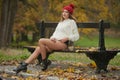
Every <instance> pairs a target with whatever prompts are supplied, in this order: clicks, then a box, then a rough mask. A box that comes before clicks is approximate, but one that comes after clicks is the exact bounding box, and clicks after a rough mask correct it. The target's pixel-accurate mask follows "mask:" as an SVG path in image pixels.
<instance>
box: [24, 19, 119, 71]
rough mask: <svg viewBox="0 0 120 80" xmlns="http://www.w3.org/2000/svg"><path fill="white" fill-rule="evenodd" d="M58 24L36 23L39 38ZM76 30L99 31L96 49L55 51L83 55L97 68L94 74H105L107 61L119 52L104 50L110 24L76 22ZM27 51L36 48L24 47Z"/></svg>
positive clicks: (102, 22)
mask: <svg viewBox="0 0 120 80" xmlns="http://www.w3.org/2000/svg"><path fill="white" fill-rule="evenodd" d="M57 24H58V23H55V22H44V21H42V22H40V23H37V26H38V27H39V28H40V37H41V38H44V37H45V29H46V28H55V27H56V26H57ZM77 25H78V28H97V29H98V30H99V44H98V49H94V50H89V49H84V48H83V49H79V48H75V49H74V51H70V50H65V51H57V52H75V53H85V54H86V55H87V56H88V57H89V58H90V59H91V60H93V61H95V63H96V65H97V68H96V73H100V72H101V71H105V72H107V71H108V70H107V65H108V64H109V61H110V60H111V59H112V58H114V56H115V55H116V54H117V53H118V52H120V50H108V49H106V48H105V41H104V40H105V38H104V30H105V29H106V28H110V23H105V22H104V21H103V20H100V22H98V23H97V22H87V23H86V22H85V23H81V22H80V23H79V22H77ZM24 48H27V49H28V51H30V52H31V53H32V52H33V51H34V50H35V48H36V46H25V47H24Z"/></svg>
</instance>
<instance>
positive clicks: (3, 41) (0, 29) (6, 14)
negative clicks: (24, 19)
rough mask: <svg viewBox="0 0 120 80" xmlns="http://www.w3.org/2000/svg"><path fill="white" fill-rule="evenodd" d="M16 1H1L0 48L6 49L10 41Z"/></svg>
mask: <svg viewBox="0 0 120 80" xmlns="http://www.w3.org/2000/svg"><path fill="white" fill-rule="evenodd" d="M17 3H18V0H2V9H1V23H0V48H2V47H7V46H8V45H9V44H10V42H11V39H12V29H13V23H14V17H15V14H16V11H17Z"/></svg>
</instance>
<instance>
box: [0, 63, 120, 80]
mask: <svg viewBox="0 0 120 80" xmlns="http://www.w3.org/2000/svg"><path fill="white" fill-rule="evenodd" d="M15 67H16V66H15V65H1V66H0V77H1V78H3V80H9V79H10V80H16V79H17V80H25V79H26V80H39V79H40V80H120V67H115V66H114V67H113V66H109V67H108V69H109V72H108V73H101V74H96V73H95V68H91V66H90V65H89V66H88V65H87V64H82V63H72V62H58V61H52V64H51V65H50V66H49V67H48V69H47V70H46V71H44V72H43V71H41V70H40V66H35V64H31V65H29V66H28V70H27V72H20V73H19V74H17V75H16V74H15V72H13V71H12V70H13V69H14V68H15ZM28 78H30V79H28Z"/></svg>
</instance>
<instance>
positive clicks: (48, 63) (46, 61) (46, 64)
mask: <svg viewBox="0 0 120 80" xmlns="http://www.w3.org/2000/svg"><path fill="white" fill-rule="evenodd" d="M50 64H51V61H50V60H47V59H44V60H42V62H41V70H42V71H44V70H46V69H47V67H48V65H50Z"/></svg>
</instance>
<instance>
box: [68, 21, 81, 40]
mask: <svg viewBox="0 0 120 80" xmlns="http://www.w3.org/2000/svg"><path fill="white" fill-rule="evenodd" d="M70 28H71V30H70V36H69V40H71V41H77V40H78V39H79V37H80V36H79V32H78V28H77V24H76V22H75V21H74V20H72V21H71V23H70Z"/></svg>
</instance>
